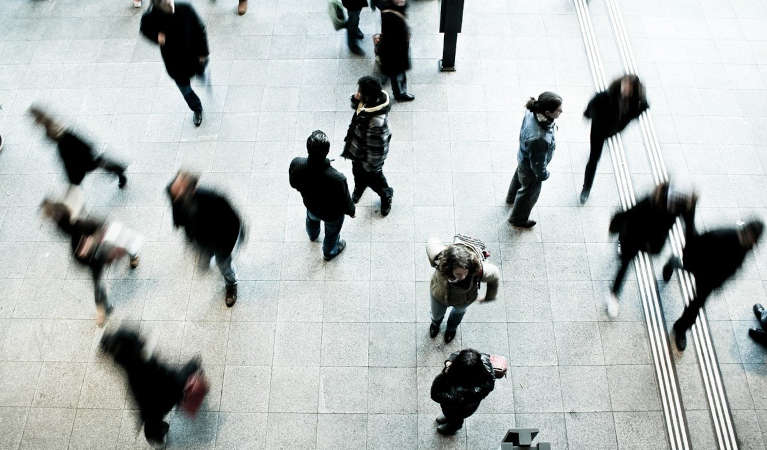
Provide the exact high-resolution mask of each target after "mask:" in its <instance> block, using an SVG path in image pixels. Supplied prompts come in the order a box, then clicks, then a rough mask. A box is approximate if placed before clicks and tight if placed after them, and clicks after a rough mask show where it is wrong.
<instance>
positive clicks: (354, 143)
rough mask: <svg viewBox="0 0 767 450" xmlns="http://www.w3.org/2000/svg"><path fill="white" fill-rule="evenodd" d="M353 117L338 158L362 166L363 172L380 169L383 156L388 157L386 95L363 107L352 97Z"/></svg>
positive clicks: (387, 105)
mask: <svg viewBox="0 0 767 450" xmlns="http://www.w3.org/2000/svg"><path fill="white" fill-rule="evenodd" d="M351 102H352V109H354V116H353V117H352V121H351V123H350V124H349V129H348V130H347V131H346V137H345V138H344V141H345V145H344V151H343V153H341V156H342V157H344V158H347V159H351V160H353V161H359V162H361V163H362V168H363V169H364V170H365V171H366V172H377V171H379V170H382V169H383V165H384V161H385V160H386V155H387V154H388V153H389V141H390V140H391V132H390V131H389V121H388V116H389V111H390V110H391V104H390V103H389V94H387V93H386V91H381V95H380V96H379V97H378V99H377V100H376V101H375V102H374V104H372V105H365V104H364V103H362V102H360V101H359V100H357V99H355V98H354V97H353V96H352V98H351Z"/></svg>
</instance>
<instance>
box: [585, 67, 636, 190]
mask: <svg viewBox="0 0 767 450" xmlns="http://www.w3.org/2000/svg"><path fill="white" fill-rule="evenodd" d="M649 107H650V105H649V104H648V103H647V98H646V97H645V89H644V85H643V84H642V82H641V81H640V80H639V77H637V76H636V75H624V76H622V77H620V78H618V79H617V80H615V81H613V82H612V83H610V86H609V87H608V88H607V90H605V91H602V92H598V93H597V94H596V95H594V97H593V98H592V99H591V101H589V104H588V106H586V111H584V112H583V117H585V118H587V119H591V136H590V141H591V151H590V153H589V161H588V163H586V173H585V174H584V176H583V190H581V198H580V201H581V204H584V203H586V201H587V200H588V199H589V193H590V192H591V186H592V184H593V183H594V174H596V171H597V164H598V163H599V158H601V157H602V148H603V146H604V142H605V141H606V140H607V138H609V137H610V136H613V135H616V134H618V133H620V132H621V131H623V129H624V128H626V125H628V124H629V122H631V121H632V120H634V119H636V118H637V117H639V116H640V115H641V114H642V113H643V112H644V111H645V110H646V109H647V108H649Z"/></svg>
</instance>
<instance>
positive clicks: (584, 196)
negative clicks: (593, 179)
mask: <svg viewBox="0 0 767 450" xmlns="http://www.w3.org/2000/svg"><path fill="white" fill-rule="evenodd" d="M588 199H589V191H587V190H582V191H581V205H585V204H586V202H587V201H588Z"/></svg>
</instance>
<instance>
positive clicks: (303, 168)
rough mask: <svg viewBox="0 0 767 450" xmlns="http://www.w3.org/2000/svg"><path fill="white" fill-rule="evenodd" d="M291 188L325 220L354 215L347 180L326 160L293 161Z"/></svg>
mask: <svg viewBox="0 0 767 450" xmlns="http://www.w3.org/2000/svg"><path fill="white" fill-rule="evenodd" d="M288 174H289V175H290V186H291V187H293V189H295V190H297V191H298V192H300V193H301V197H303V200H304V206H306V209H307V210H308V211H310V212H311V213H312V214H314V215H315V216H317V217H319V218H320V219H322V220H337V219H338V218H339V217H341V216H343V215H344V214H347V215H349V216H353V215H354V212H355V206H354V202H353V201H352V199H351V196H350V195H349V186H348V185H347V184H346V177H345V176H344V175H343V174H342V173H341V172H339V171H337V170H336V169H334V168H333V167H331V166H330V160H328V159H326V158H323V159H322V160H318V159H315V158H293V161H291V162H290V169H289V170H288Z"/></svg>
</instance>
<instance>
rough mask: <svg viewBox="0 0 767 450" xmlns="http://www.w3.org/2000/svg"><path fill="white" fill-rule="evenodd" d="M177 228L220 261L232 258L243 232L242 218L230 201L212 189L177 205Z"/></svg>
mask: <svg viewBox="0 0 767 450" xmlns="http://www.w3.org/2000/svg"><path fill="white" fill-rule="evenodd" d="M166 192H167V193H168V197H169V198H170V199H171V205H172V207H173V226H175V227H184V232H185V233H186V237H187V239H188V240H189V241H190V242H194V243H195V244H197V245H199V246H200V247H201V248H202V249H203V250H205V251H208V252H210V253H213V254H214V255H216V257H217V258H219V257H226V256H229V255H230V254H231V253H232V251H233V250H234V245H235V244H236V243H237V239H238V238H239V236H240V233H241V232H242V222H241V220H240V216H239V215H238V214H237V212H236V211H235V210H234V208H233V207H232V205H231V204H230V203H229V201H228V200H227V199H226V198H224V197H223V196H222V195H220V194H217V193H215V192H213V191H211V190H209V189H204V188H199V187H198V188H197V189H195V191H194V192H193V193H192V194H191V196H189V197H188V198H184V199H177V200H176V201H173V198H172V197H171V196H170V185H168V188H167V189H166Z"/></svg>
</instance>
